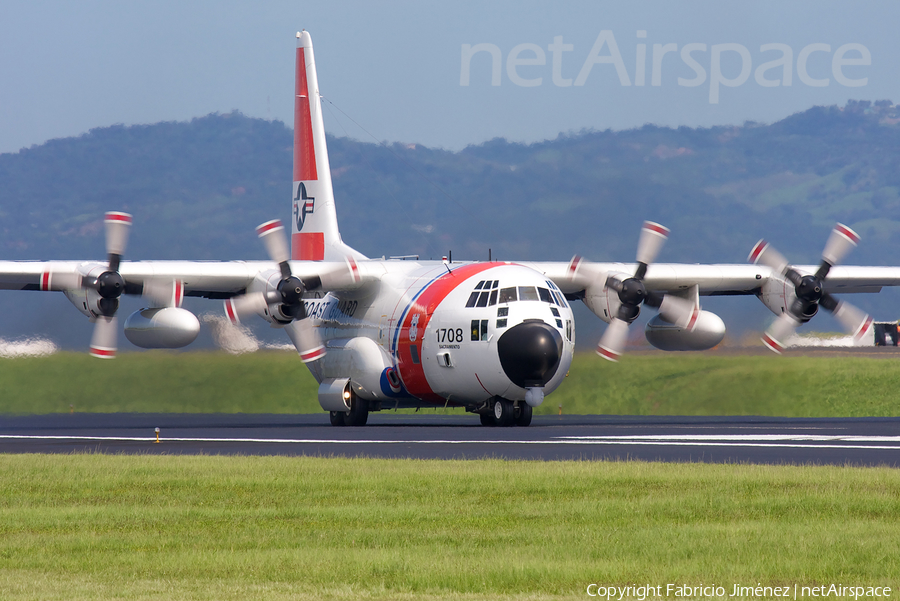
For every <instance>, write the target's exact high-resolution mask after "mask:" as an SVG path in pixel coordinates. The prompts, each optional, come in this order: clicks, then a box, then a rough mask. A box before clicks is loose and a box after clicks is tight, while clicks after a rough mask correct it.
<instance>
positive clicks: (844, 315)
mask: <svg viewBox="0 0 900 601" xmlns="http://www.w3.org/2000/svg"><path fill="white" fill-rule="evenodd" d="M859 239H860V238H859V234H857V233H856V232H854V231H853V230H852V229H850V228H849V227H847V226H846V225H843V224H841V223H838V224H837V225H835V226H834V229H833V230H832V231H831V235H830V236H829V237H828V241H827V242H826V243H825V249H824V250H823V251H822V264H821V265H820V266H819V268H818V269H817V270H816V273H815V274H812V275H810V274H804V273H801V272H800V271H798V270H797V269H796V268H794V267H793V266H791V265H790V264H789V263H788V261H787V259H786V258H784V256H783V255H781V253H779V252H778V251H777V250H775V249H774V248H772V246H771V245H770V244H769V243H768V242H766V241H765V240H760V241H759V242H757V243H756V246H754V247H753V250H752V251H750V256H749V257H747V260H748V261H749V262H751V263H761V264H762V265H765V266H767V267H770V268H771V269H772V271H774V272H775V273H777V274H779V275H781V276H784V278H785V279H786V280H788V281H789V282H790V283H791V284H793V285H794V295H795V297H796V298H795V299H794V302H793V303H791V306H790V307H786V308H785V312H784V313H782V314H781V315H780V316H778V318H777V319H776V320H775V322H774V323H773V324H772V325H771V326H769V329H768V330H766V333H765V334H763V336H762V341H763V344H765V345H766V346H767V347H768V348H769V349H771V350H772V351H774V352H776V353H781V352H782V351H783V350H784V348H785V342H786V341H787V339H788V338H790V337H791V336H792V335H793V334H794V330H796V329H797V326H799V325H800V324H802V323H806V322H807V321H809V320H810V319H812V317H813V316H814V315H815V314H816V313H817V312H818V310H819V307H820V306H821V307H824V308H825V309H827V310H828V311H831V313H832V314H833V315H834V316H835V318H836V319H837V320H838V321H840V322H841V325H842V326H843V327H844V330H846V331H847V332H848V333H849V334H850V335H852V336H853V337H854V339H855V340H857V341H858V340H859V339H861V338H862V336H863V335H864V334H865V333H866V332H867V331H868V330H869V328H870V327H871V325H872V318H871V317H869V315H867V314H866V313H865V312H863V311H861V310H859V309H857V308H856V307H854V306H853V305H851V304H849V303H846V302H844V301H840V300H838V299H837V298H836V297H834V296H833V295H831V294H830V293H828V291H827V290H826V289H825V280H826V278H827V277H828V273H829V271H830V270H831V268H832V267H834V266H835V265H837V264H838V263H840V261H841V260H842V259H843V258H844V257H845V256H846V255H847V253H848V252H850V251H851V250H853V248H854V247H855V246H856V245H857V244H859Z"/></svg>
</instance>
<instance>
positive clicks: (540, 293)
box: [537, 288, 553, 303]
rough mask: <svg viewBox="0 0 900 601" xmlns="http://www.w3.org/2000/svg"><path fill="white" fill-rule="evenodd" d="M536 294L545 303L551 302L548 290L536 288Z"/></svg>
mask: <svg viewBox="0 0 900 601" xmlns="http://www.w3.org/2000/svg"><path fill="white" fill-rule="evenodd" d="M537 290H538V296H540V297H541V300H542V301H544V302H545V303H553V298H552V297H551V296H550V291H549V290H547V289H546V288H538V289H537Z"/></svg>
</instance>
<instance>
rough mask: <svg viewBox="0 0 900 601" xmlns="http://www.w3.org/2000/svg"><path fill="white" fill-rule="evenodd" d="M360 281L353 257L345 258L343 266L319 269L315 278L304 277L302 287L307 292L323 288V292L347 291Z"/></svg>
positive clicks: (357, 265) (356, 264)
mask: <svg viewBox="0 0 900 601" xmlns="http://www.w3.org/2000/svg"><path fill="white" fill-rule="evenodd" d="M360 281H362V275H361V274H360V271H359V264H358V263H357V262H356V259H354V258H353V257H350V256H348V257H345V258H344V264H343V265H340V264H338V265H337V266H335V267H333V268H331V269H320V270H319V272H318V275H317V276H313V277H304V278H303V287H304V288H306V289H307V290H315V289H317V288H320V287H321V288H323V289H324V290H347V289H350V288H353V287H355V286H356V285H357V284H359V282H360Z"/></svg>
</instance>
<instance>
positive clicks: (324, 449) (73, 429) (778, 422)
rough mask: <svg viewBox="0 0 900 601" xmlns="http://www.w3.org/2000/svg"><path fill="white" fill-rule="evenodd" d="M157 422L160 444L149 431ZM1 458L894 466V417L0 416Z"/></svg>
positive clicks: (898, 440) (897, 429) (898, 437)
mask: <svg viewBox="0 0 900 601" xmlns="http://www.w3.org/2000/svg"><path fill="white" fill-rule="evenodd" d="M156 428H159V429H160V433H159V439H160V442H159V443H157V442H156V434H155V429H156ZM0 452H2V453H73V452H75V453H77V452H101V453H124V454H139V453H144V454H179V455H180V454H207V455H310V456H322V457H330V456H342V457H388V458H401V457H404V458H406V457H408V458H417V459H480V458H485V457H495V458H504V459H526V460H544V461H547V460H564V459H575V460H635V459H639V460H647V461H676V462H709V463H758V464H815V465H819V464H832V465H869V466H876V465H885V466H891V467H900V418H855V419H850V418H821V419H790V418H772V417H622V416H583V415H572V416H561V417H557V416H539V417H535V418H534V421H533V423H532V425H531V426H530V427H527V428H517V427H513V428H486V427H483V426H481V425H480V424H479V423H478V418H477V417H476V416H474V415H454V416H444V415H435V414H429V412H427V411H424V412H422V413H419V414H393V413H388V412H385V413H383V414H372V415H370V418H369V425H367V426H365V427H361V428H349V427H344V428H334V427H332V426H331V425H330V424H329V423H328V416H327V414H325V413H322V414H313V415H249V414H125V413H115V414H89V413H81V414H78V413H76V414H51V415H29V416H0Z"/></svg>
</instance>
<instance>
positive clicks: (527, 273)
mask: <svg viewBox="0 0 900 601" xmlns="http://www.w3.org/2000/svg"><path fill="white" fill-rule="evenodd" d="M360 267H361V268H362V269H364V270H366V271H367V272H369V273H370V274H371V272H372V271H373V270H375V271H379V272H380V275H379V278H378V279H377V280H376V284H374V285H370V286H367V287H365V288H363V289H361V290H358V291H353V292H350V293H342V294H340V296H338V295H337V294H335V293H329V294H325V295H321V296H319V295H313V298H310V299H309V300H308V301H307V305H306V309H307V313H308V314H309V316H310V318H311V319H312V322H313V324H314V325H315V326H316V327H317V328H318V330H319V332H320V334H321V336H322V339H323V340H324V341H325V343H326V347H327V351H328V352H327V355H326V356H325V358H324V359H323V360H321V361H316V362H313V363H310V364H308V365H309V367H310V370H311V372H312V373H313V375H314V376H315V377H316V379H317V380H318V381H319V382H320V383H321V382H323V381H326V380H328V379H332V378H342V377H347V376H350V378H351V381H352V382H353V383H354V385H356V386H357V387H358V388H357V392H358V393H359V394H361V396H363V397H364V398H368V399H369V400H377V401H380V402H381V403H382V406H384V407H385V408H391V407H392V406H397V407H409V406H422V405H451V406H474V405H477V404H478V403H482V402H485V401H487V400H489V399H491V398H495V397H500V398H504V399H507V400H511V401H520V400H524V399H525V398H526V392H527V389H529V388H535V389H540V390H541V392H542V394H547V393H550V392H552V391H553V390H555V389H556V388H557V387H558V386H559V384H560V383H561V382H562V379H563V378H564V377H565V375H566V373H567V372H568V369H569V366H570V364H571V362H572V353H573V350H574V331H575V330H574V318H573V315H572V310H571V308H570V306H569V304H568V302H567V301H566V299H565V297H564V296H563V294H562V293H561V292H560V291H559V289H558V288H557V287H556V285H555V284H553V282H551V281H550V280H548V279H547V278H546V277H544V276H543V275H542V274H540V273H539V272H537V271H535V270H533V269H530V268H528V267H525V266H522V265H517V264H514V263H502V262H487V263H455V264H446V263H443V262H419V261H364V262H361V263H360ZM360 339H368V340H360ZM370 341H371V342H370ZM372 343H374V344H372ZM377 355H380V357H379V356H377ZM376 369H378V370H379V373H378V374H377V381H376V378H375V376H376V374H375V373H373V372H374V371H375V370H376ZM398 384H399V385H398Z"/></svg>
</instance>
